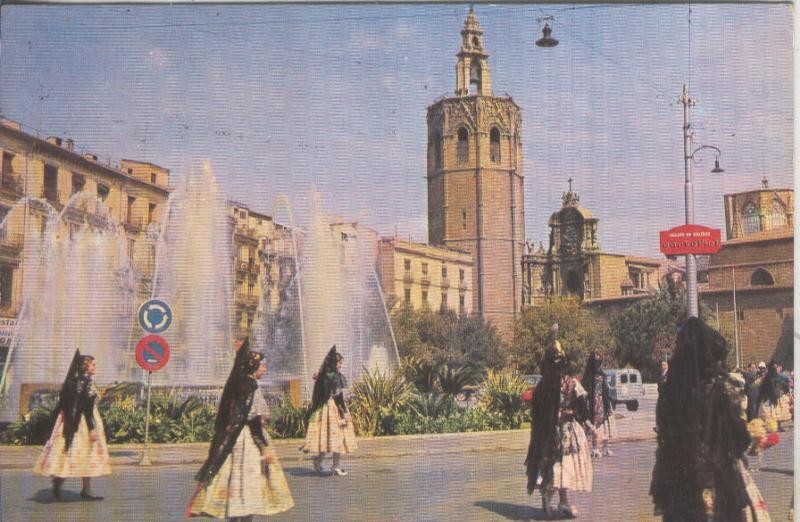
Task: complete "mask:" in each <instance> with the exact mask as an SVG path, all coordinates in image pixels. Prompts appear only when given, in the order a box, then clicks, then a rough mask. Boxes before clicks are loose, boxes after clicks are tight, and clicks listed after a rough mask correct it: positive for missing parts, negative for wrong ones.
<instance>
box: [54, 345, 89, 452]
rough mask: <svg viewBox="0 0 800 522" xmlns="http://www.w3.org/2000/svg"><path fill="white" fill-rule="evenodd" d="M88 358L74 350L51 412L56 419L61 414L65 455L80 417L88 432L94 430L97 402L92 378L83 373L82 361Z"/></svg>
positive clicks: (76, 429)
mask: <svg viewBox="0 0 800 522" xmlns="http://www.w3.org/2000/svg"><path fill="white" fill-rule="evenodd" d="M88 358H89V357H86V356H83V355H81V352H80V350H75V355H74V356H73V357H72V363H71V364H70V365H69V370H68V371H67V377H66V378H65V379H64V384H62V385H61V393H59V395H58V404H57V405H56V409H55V410H54V411H53V416H54V417H58V414H59V413H61V414H62V421H63V423H64V428H63V432H62V434H63V436H64V452H65V453H66V452H67V451H69V449H70V447H71V446H72V440H73V439H74V438H75V433H77V431H78V426H79V425H80V422H81V416H83V417H84V418H85V419H86V426H87V427H88V428H89V431H92V430H94V403H95V401H96V400H97V395H96V394H95V393H94V390H93V388H92V378H91V377H89V376H88V375H86V374H85V373H84V371H85V370H84V366H83V364H84V360H86V359H88ZM54 420H55V419H54Z"/></svg>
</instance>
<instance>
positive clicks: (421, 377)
mask: <svg viewBox="0 0 800 522" xmlns="http://www.w3.org/2000/svg"><path fill="white" fill-rule="evenodd" d="M401 367H402V369H403V375H404V376H405V379H406V382H409V383H411V384H413V385H414V387H415V388H416V389H417V390H418V391H419V392H421V393H432V392H433V391H434V389H435V388H436V383H437V381H438V377H439V375H438V371H437V367H436V364H434V363H433V362H432V361H430V360H426V359H423V358H422V357H419V356H409V357H405V358H403V360H402V364H401Z"/></svg>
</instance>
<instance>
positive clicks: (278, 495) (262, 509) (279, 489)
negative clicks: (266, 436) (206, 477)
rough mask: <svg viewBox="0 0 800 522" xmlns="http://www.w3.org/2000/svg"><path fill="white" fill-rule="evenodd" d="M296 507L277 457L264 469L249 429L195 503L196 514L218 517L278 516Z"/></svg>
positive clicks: (194, 510) (245, 429) (238, 440)
mask: <svg viewBox="0 0 800 522" xmlns="http://www.w3.org/2000/svg"><path fill="white" fill-rule="evenodd" d="M292 507H294V499H293V498H292V492H291V491H290V490H289V484H288V483H287V482H286V476H285V475H284V474H283V469H282V468H281V465H280V463H279V462H278V460H277V458H276V459H275V460H274V461H273V462H272V464H270V465H269V473H268V474H264V472H263V470H262V461H261V451H260V450H259V449H258V446H256V443H255V441H253V436H252V435H251V434H250V428H249V427H248V426H245V427H244V428H242V432H241V433H240V434H239V438H237V439H236V445H235V446H234V447H233V450H232V451H231V453H230V455H228V458H227V459H225V462H224V463H223V464H222V467H221V468H220V469H219V471H218V472H217V474H216V475H214V478H213V479H211V482H210V483H209V484H208V486H206V487H205V488H204V489H202V490H200V492H199V493H198V494H197V496H196V497H195V499H194V502H193V503H192V511H191V512H192V514H193V515H201V514H204V515H209V516H212V517H214V518H226V517H245V516H247V515H274V514H276V513H282V512H284V511H288V510H289V509H291V508H292Z"/></svg>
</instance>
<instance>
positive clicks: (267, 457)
mask: <svg viewBox="0 0 800 522" xmlns="http://www.w3.org/2000/svg"><path fill="white" fill-rule="evenodd" d="M261 460H263V461H264V464H266V465H270V464H272V463H273V462H274V461H275V455H274V454H273V453H272V451H271V450H270V449H269V448H264V449H262V450H261Z"/></svg>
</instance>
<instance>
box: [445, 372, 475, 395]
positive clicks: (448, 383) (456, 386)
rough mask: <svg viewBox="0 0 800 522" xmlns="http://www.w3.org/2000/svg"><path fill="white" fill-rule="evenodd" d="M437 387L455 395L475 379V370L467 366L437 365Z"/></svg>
mask: <svg viewBox="0 0 800 522" xmlns="http://www.w3.org/2000/svg"><path fill="white" fill-rule="evenodd" d="M436 377H437V380H438V382H439V387H440V388H441V389H442V392H444V393H446V394H448V395H451V396H453V397H455V396H456V395H458V394H459V393H461V391H462V390H463V389H464V387H465V386H467V385H469V384H473V383H474V382H475V381H476V371H475V370H474V369H472V368H469V367H468V366H456V367H453V366H448V365H447V364H443V365H441V366H439V368H438V369H437V372H436Z"/></svg>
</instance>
